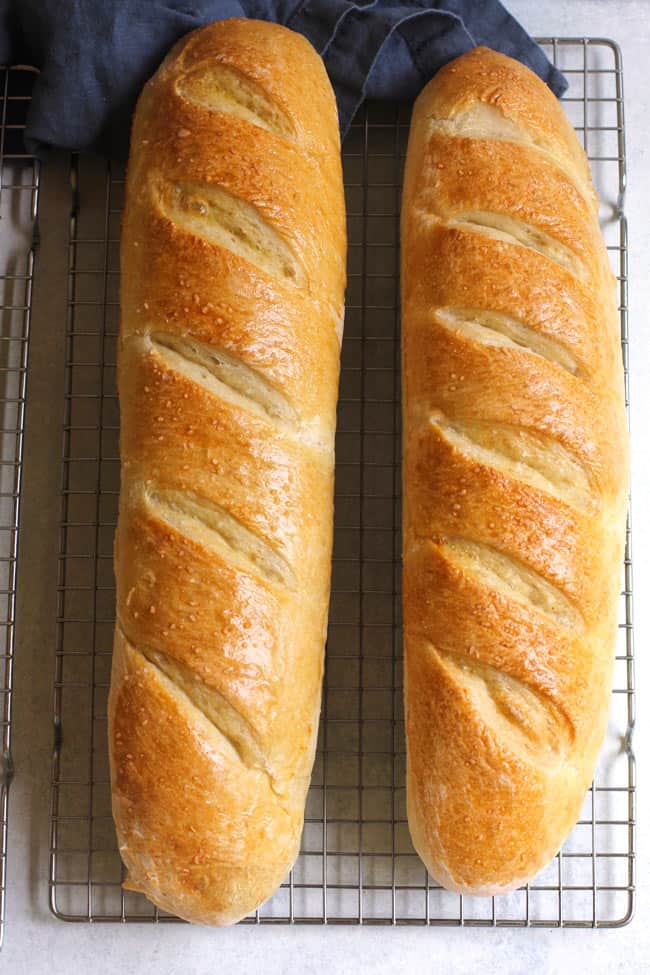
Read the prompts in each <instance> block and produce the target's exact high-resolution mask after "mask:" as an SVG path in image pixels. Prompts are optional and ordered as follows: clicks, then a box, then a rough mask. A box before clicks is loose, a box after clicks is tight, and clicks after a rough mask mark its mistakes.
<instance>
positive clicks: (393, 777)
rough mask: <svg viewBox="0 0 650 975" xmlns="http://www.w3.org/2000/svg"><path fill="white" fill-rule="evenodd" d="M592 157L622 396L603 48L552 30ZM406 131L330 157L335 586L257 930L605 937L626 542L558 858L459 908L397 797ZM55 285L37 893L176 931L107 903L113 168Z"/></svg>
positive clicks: (130, 898)
mask: <svg viewBox="0 0 650 975" xmlns="http://www.w3.org/2000/svg"><path fill="white" fill-rule="evenodd" d="M542 43H543V45H544V47H545V49H546V50H547V51H548V53H549V54H550V56H551V57H552V59H553V60H554V61H555V62H556V63H557V64H558V66H559V67H560V68H562V69H563V70H564V71H565V72H566V74H567V77H568V78H569V81H570V90H569V93H568V95H567V97H566V98H565V99H564V104H565V108H566V110H567V112H568V114H569V116H570V118H571V120H572V122H574V124H575V126H576V129H577V131H578V133H579V135H580V137H581V139H582V141H583V143H584V145H585V147H586V149H587V151H588V154H589V157H590V159H591V161H592V167H593V170H594V175H595V178H596V181H597V184H598V187H599V190H600V194H601V198H602V199H603V201H604V206H603V224H604V232H605V234H606V237H607V242H608V245H609V250H610V255H611V259H612V264H613V267H614V269H615V271H616V273H617V275H618V280H619V282H620V313H621V335H622V341H623V354H624V357H625V366H626V398H627V265H626V225H625V218H624V216H623V202H624V189H625V143H624V130H623V79H622V73H621V59H620V53H619V50H618V48H617V47H616V45H615V44H613V43H612V42H610V41H606V40H583V39H579V40H566V39H548V40H544V41H543V42H542ZM408 125H409V110H408V108H406V107H403V106H393V107H391V108H386V106H381V107H378V106H372V105H368V106H366V107H365V108H364V109H363V111H362V112H361V113H360V115H359V116H358V118H357V119H356V121H355V123H354V125H353V126H352V129H351V131H350V133H349V135H348V137H347V139H346V142H345V146H344V173H345V179H346V194H347V207H348V231H349V245H350V246H349V287H348V293H347V314H346V327H345V339H344V343H343V362H342V376H341V393H340V402H339V425H338V435H337V445H336V446H337V467H336V522H335V545H334V566H333V589H332V601H331V611H330V624H329V635H328V644H327V665H326V678H325V693H324V701H323V711H322V719H321V727H320V738H319V747H318V753H317V758H316V764H315V768H314V774H313V782H312V787H311V790H310V792H309V798H308V802H307V812H306V820H305V829H304V835H303V840H302V851H301V854H300V858H299V860H298V862H297V864H296V866H295V867H294V869H293V871H292V873H291V875H290V877H289V878H288V880H287V882H286V883H285V884H284V885H283V886H282V887H281V889H280V890H279V891H278V892H277V893H276V894H275V895H274V896H273V897H272V898H271V899H270V900H269V901H268V902H267V903H266V904H264V905H263V906H262V907H261V908H260V909H259V911H258V912H256V914H255V915H253V916H251V917H250V918H249V919H248V920H249V921H251V922H253V923H255V922H257V923H267V922H276V923H294V922H296V923H298V922H303V923H305V922H311V923H337V924H338V923H354V924H360V923H365V924H373V923H389V924H390V923H393V924H394V923H399V924H402V923H405V924H444V925H520V926H525V925H548V926H555V927H558V926H560V927H562V926H566V927H569V926H578V927H591V926H603V927H606V926H617V925H621V924H624V923H626V921H627V920H629V918H630V917H631V914H632V911H633V897H634V803H635V784H634V758H633V753H632V728H633V661H632V592H631V589H632V579H631V562H630V547H629V534H628V546H627V550H626V556H625V564H624V567H623V585H622V596H621V605H620V629H619V644H618V648H617V657H616V674H615V687H614V693H613V697H612V717H611V723H610V734H609V737H608V740H607V744H606V746H605V749H604V752H603V756H602V761H601V765H600V768H599V771H598V774H597V778H596V782H595V784H594V785H593V786H592V788H591V789H590V790H589V792H588V793H587V795H586V797H585V803H584V808H583V811H582V816H581V819H580V822H579V824H578V825H577V826H576V828H575V830H574V831H573V833H572V834H571V836H570V837H569V839H568V840H567V842H566V844H565V846H564V848H563V851H562V853H561V854H560V855H558V857H556V858H555V860H554V861H553V862H552V863H551V864H550V865H549V866H548V867H547V868H546V869H545V870H544V871H543V873H542V874H541V875H540V876H539V877H537V878H536V880H535V882H534V883H531V884H529V885H528V886H527V887H525V888H523V889H521V890H519V891H517V892H515V893H513V894H511V895H508V896H505V897H499V898H496V899H492V898H473V897H459V896H458V895H455V894H451V893H448V892H447V891H445V890H442V889H441V888H440V887H438V886H436V885H435V884H434V883H433V882H432V881H431V880H430V879H429V878H428V877H427V875H426V872H425V870H424V867H423V866H422V864H421V863H420V861H419V859H418V857H417V856H416V855H415V853H414V851H413V848H412V846H411V843H410V839H409V834H408V828H407V824H406V815H405V801H404V771H405V769H404V740H403V730H402V718H403V713H402V676H401V672H402V661H401V653H402V640H401V619H400V599H401V596H400V550H401V539H400V470H399V459H400V443H399V423H400V409H399V400H400V390H399V362H398V359H399V339H398V324H399V304H398V259H399V255H398V215H399V204H400V186H401V172H402V163H403V157H404V152H405V147H406V140H407V135H408ZM71 186H72V196H73V208H72V214H71V220H70V243H69V294H68V308H69V315H68V324H67V364H66V392H65V425H64V440H63V481H62V518H61V549H60V551H61V557H60V571H59V609H58V642H57V647H56V688H55V701H54V706H55V730H56V742H55V751H54V761H53V784H52V805H51V858H50V890H51V906H52V910H53V911H54V913H55V914H56V915H57V916H58V917H60V918H63V919H66V920H72V921H150V922H157V921H174V920H176V919H175V918H173V917H171V916H169V915H167V914H165V913H164V912H162V911H158V910H156V909H155V908H154V907H153V906H152V905H151V904H150V903H149V902H148V901H147V900H146V899H145V898H144V897H142V896H141V895H138V894H133V893H130V892H127V891H123V890H122V889H121V886H120V881H121V879H122V866H121V863H120V858H119V856H118V853H117V850H116V842H115V835H114V831H113V825H112V821H111V816H110V789H109V780H108V764H107V746H106V697H107V691H108V681H109V671H110V660H111V644H112V635H113V611H114V605H113V604H114V588H113V585H114V584H113V575H112V541H113V530H114V525H115V516H116V505H117V497H118V486H119V469H118V408H117V400H116V395H115V335H116V332H117V300H118V233H119V221H120V211H121V206H122V195H123V174H122V172H121V171H118V170H116V169H114V168H108V169H106V168H105V167H102V166H98V164H97V163H93V162H91V161H90V160H88V159H85V158H81V159H74V160H73V162H72V168H71Z"/></svg>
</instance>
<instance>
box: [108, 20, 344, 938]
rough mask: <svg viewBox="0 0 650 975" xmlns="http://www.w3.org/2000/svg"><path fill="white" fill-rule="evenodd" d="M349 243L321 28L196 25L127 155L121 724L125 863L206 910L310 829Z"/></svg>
mask: <svg viewBox="0 0 650 975" xmlns="http://www.w3.org/2000/svg"><path fill="white" fill-rule="evenodd" d="M345 247H346V243H345V214H344V200H343V188H342V174H341V162H340V146H339V134H338V122H337V112H336V106H335V101H334V97H333V93H332V90H331V87H330V84H329V81H328V79H327V75H326V73H325V69H324V67H323V64H322V62H321V60H320V58H319V57H318V55H317V54H316V53H315V51H314V50H313V48H312V47H311V46H310V45H309V44H308V42H307V41H306V40H305V39H304V38H302V37H301V36H299V35H298V34H295V33H293V32H291V31H289V30H287V29H285V28H283V27H279V26H276V25H273V24H268V23H261V22H257V21H245V20H229V21H225V22H221V23H215V24H212V25H210V26H209V27H206V28H203V29H201V30H199V31H196V32H195V33H192V34H190V35H188V36H187V37H186V38H184V39H183V40H182V41H181V42H179V44H177V45H176V46H175V47H174V49H173V50H172V51H171V53H170V54H169V55H168V57H167V58H166V60H165V61H164V62H163V64H162V65H161V67H160V68H159V70H158V71H157V73H156V74H155V75H154V77H153V78H152V79H151V81H150V82H149V83H148V84H147V85H146V87H145V88H144V90H143V92H142V95H141V97H140V100H139V102H138V107H137V111H136V114H135V119H134V124H133V132H132V140H131V154H130V159H129V166H128V178H127V185H126V203H125V209H124V216H123V225H122V241H121V271H122V278H121V324H120V337H119V361H118V385H119V397H120V409H121V440H120V450H121V463H122V468H121V470H122V484H121V495H120V508H119V521H118V527H117V535H116V549H115V575H116V583H117V623H116V631H115V646H114V656H113V670H112V681H111V691H110V699H109V744H110V763H111V778H112V796H113V815H114V820H115V825H116V828H117V834H118V840H119V849H120V853H121V856H122V859H123V861H124V864H125V866H126V869H127V872H128V876H127V879H126V882H125V886H126V887H127V888H129V889H131V890H138V891H142V892H143V893H144V894H146V895H147V897H149V898H150V900H152V901H153V902H154V903H155V904H157V905H158V906H159V907H161V908H163V909H165V910H167V911H170V912H172V913H175V914H177V915H180V916H181V917H183V918H185V919H187V920H190V921H197V922H202V923H205V924H215V925H224V924H229V923H233V922H235V921H238V920H239V919H240V918H242V917H244V916H245V915H246V914H248V913H249V912H250V911H252V910H254V909H255V908H256V907H257V906H258V905H259V904H260V903H261V902H262V901H263V900H265V899H266V898H267V897H268V896H269V895H270V894H272V893H273V892H274V890H275V889H276V887H277V886H278V885H279V884H280V883H281V881H282V880H283V878H284V877H285V875H286V874H287V872H288V870H289V869H290V867H291V865H292V863H293V861H294V859H295V857H296V855H297V853H298V848H299V842H300V835H301V830H302V823H303V816H304V804H305V796H306V792H307V788H308V785H309V780H310V775H311V769H312V764H313V759H314V751H315V743H316V735H317V727H318V716H319V704H320V693H321V677H322V671H323V647H324V641H325V632H326V624H327V610H328V601H329V584H330V559H331V545H332V520H333V516H332V507H333V460H334V454H333V451H334V429H335V418H336V397H337V387H338V374H339V351H340V339H341V328H342V320H343V310H344V287H345Z"/></svg>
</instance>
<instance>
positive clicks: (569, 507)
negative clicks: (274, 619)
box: [401, 48, 628, 895]
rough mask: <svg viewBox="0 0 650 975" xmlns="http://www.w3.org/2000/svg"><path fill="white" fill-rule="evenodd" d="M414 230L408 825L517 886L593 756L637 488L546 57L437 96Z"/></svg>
mask: <svg viewBox="0 0 650 975" xmlns="http://www.w3.org/2000/svg"><path fill="white" fill-rule="evenodd" d="M401 233H402V289H403V308H402V334H403V338H402V350H403V410H404V501H405V505H404V630H405V709H406V732H407V807H408V821H409V826H410V831H411V836H412V839H413V843H414V845H415V848H416V850H417V851H418V853H419V854H420V857H421V858H422V860H423V861H424V863H425V865H426V867H427V868H428V870H429V871H430V873H431V874H432V875H433V877H434V878H435V879H436V880H437V881H439V882H440V883H441V884H442V885H444V886H445V887H447V888H449V889H450V890H453V891H457V892H460V893H465V894H479V895H486V894H498V893H504V892H506V891H508V890H511V889H513V888H515V887H518V886H520V885H521V884H523V883H525V882H526V881H528V880H530V879H531V878H532V877H533V876H534V875H535V874H536V873H537V872H538V871H539V870H540V869H541V868H542V867H543V866H544V865H545V864H546V863H547V862H548V861H549V860H550V859H551V858H552V857H553V855H554V854H555V853H556V852H557V850H558V849H559V847H560V846H561V844H562V842H563V840H564V839H565V837H566V835H567V834H568V832H569V831H570V830H571V828H572V827H573V825H574V824H575V822H576V820H577V818H578V816H579V813H580V809H581V805H582V802H583V798H584V794H585V790H586V789H587V788H588V786H589V783H590V781H591V778H592V775H593V773H594V767H595V764H596V760H597V756H598V752H599V749H600V746H601V744H602V741H603V736H604V733H605V729H606V724H607V716H608V704H609V694H610V689H611V679H612V670H613V660H614V644H615V637H616V625H617V597H618V593H619V587H620V578H621V563H622V555H623V546H624V537H625V516H626V499H627V485H628V446H627V432H626V422H625V411H624V394H623V376H622V364H621V350H620V338H619V328H618V316H617V311H616V288H615V279H614V277H613V274H612V272H611V270H610V266H609V261H608V258H607V252H606V248H605V245H604V242H603V239H602V236H601V233H600V229H599V225H598V207H597V199H596V195H595V193H594V190H593V188H592V184H591V179H590V174H589V167H588V163H587V160H586V157H585V155H584V152H583V150H582V148H581V146H580V144H579V142H578V139H577V137H576V135H575V133H574V131H573V129H572V127H571V126H570V124H569V122H568V120H567V119H566V117H565V116H564V114H563V112H562V109H561V107H560V105H559V103H558V102H557V101H556V99H555V98H554V96H553V95H552V94H551V92H550V91H549V90H548V89H547V88H546V87H545V85H544V84H543V83H542V82H541V81H539V80H538V79H537V78H536V77H535V76H534V75H533V74H532V73H531V72H530V71H529V70H528V69H527V68H525V67H523V66H522V65H521V64H519V63H518V62H516V61H513V60H511V59H509V58H507V57H505V56H503V55H501V54H496V53H494V52H492V51H489V50H487V49H485V48H478V49H476V50H473V51H471V52H470V53H468V54H465V55H463V56H462V57H460V58H458V59H457V60H456V61H454V62H452V63H451V64H449V65H448V66H447V67H445V68H444V69H443V70H442V71H440V73H439V74H438V75H437V76H436V77H435V78H434V79H433V81H431V82H430V84H428V85H427V87H426V88H425V89H424V90H423V92H422V93H421V94H420V96H419V98H418V100H417V102H416V104H415V109H414V113H413V119H412V123H411V130H410V138H409V145H408V153H407V160H406V174H405V181H404V198H403V206H402V232H401Z"/></svg>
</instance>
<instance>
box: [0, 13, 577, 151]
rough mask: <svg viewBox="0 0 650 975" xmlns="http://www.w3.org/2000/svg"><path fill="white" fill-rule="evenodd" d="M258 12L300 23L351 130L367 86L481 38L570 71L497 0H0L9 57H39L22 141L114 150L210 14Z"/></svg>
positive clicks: (415, 82)
mask: <svg viewBox="0 0 650 975" xmlns="http://www.w3.org/2000/svg"><path fill="white" fill-rule="evenodd" d="M227 17H255V18H259V19H261V20H273V21H277V22H278V23H281V24H285V25H286V26H287V27H290V28H292V29H293V30H296V31H299V32H300V33H301V34H304V35H305V37H307V38H308V39H309V40H310V41H311V43H312V44H313V45H314V47H315V48H316V50H317V51H318V52H319V53H320V54H321V55H322V57H323V59H324V61H325V65H326V67H327V70H328V73H329V76H330V78H331V80H332V84H333V86H334V90H335V92H336V99H337V103H338V108H339V118H340V125H341V133H342V134H343V135H344V134H345V132H346V130H347V128H348V126H349V124H350V122H351V121H352V118H353V116H354V114H355V112H356V110H357V109H358V107H359V105H360V104H361V102H362V101H363V100H364V98H369V99H390V100H399V99H412V98H414V97H415V96H416V95H417V93H418V92H419V91H420V89H421V88H422V87H423V85H425V84H426V82H427V81H428V80H429V79H430V78H431V77H433V75H434V74H435V73H436V71H437V70H438V69H439V68H441V67H442V65H443V64H446V63H447V61H450V60H451V59H452V58H455V57H457V56H458V55H459V54H462V53H463V52H464V51H467V50H469V49H470V48H472V47H474V46H475V45H476V44H486V45H487V46H488V47H492V48H494V49H495V50H498V51H503V52H504V53H505V54H509V55H511V56H512V57H515V58H518V59H519V60H520V61H523V63H524V64H526V65H528V67H530V68H532V69H533V71H535V72H536V73H537V74H538V75H539V76H540V77H541V78H542V79H543V80H544V81H546V82H547V84H548V85H549V86H550V88H551V89H552V90H553V91H554V92H555V94H556V95H558V96H559V95H561V94H562V93H563V92H564V91H565V90H566V82H565V80H564V78H563V76H562V75H561V74H560V73H559V72H558V71H557V70H556V68H554V67H553V65H551V64H550V62H549V61H548V59H547V58H546V56H545V55H544V53H543V52H542V51H541V49H540V48H539V47H538V46H537V44H535V43H534V41H532V40H531V38H530V37H529V36H528V34H526V32H525V31H524V29H523V28H522V27H521V26H520V25H519V24H518V23H517V21H516V20H514V18H513V17H511V15H510V14H509V13H508V12H507V11H506V10H505V8H504V7H503V6H502V4H501V3H499V2H498V0H370V2H366V3H363V2H361V3H352V2H350V0H0V57H1V58H2V61H3V63H5V64H7V63H14V64H15V63H18V62H22V63H29V64H33V65H35V66H36V67H38V68H40V71H41V73H40V75H39V77H38V78H37V80H36V82H35V84H34V89H33V95H32V103H31V107H30V111H29V116H28V120H27V129H26V132H25V141H26V144H27V147H28V149H29V151H31V152H35V153H37V154H39V155H42V154H43V152H44V150H45V149H46V148H47V147H48V146H51V145H54V146H59V147H62V148H65V149H79V150H91V151H95V152H99V153H101V154H103V155H107V156H110V157H113V158H117V159H124V158H125V157H126V155H127V151H128V142H129V130H130V124H131V116H132V113H133V109H134V107H135V102H136V99H137V96H138V93H139V91H140V89H141V88H142V86H143V84H144V83H145V81H146V80H147V78H149V77H150V76H151V75H152V74H153V72H154V71H155V70H156V68H157V66H158V65H159V64H160V62H161V61H162V59H163V57H164V56H165V54H166V53H167V51H168V50H169V48H170V47H171V46H172V44H173V43H174V42H175V41H176V40H177V39H178V38H179V37H182V36H183V34H186V33H187V32H188V31H190V30H194V28H196V27H200V26H201V25H202V24H207V23H210V22H211V21H213V20H223V19H225V18H227Z"/></svg>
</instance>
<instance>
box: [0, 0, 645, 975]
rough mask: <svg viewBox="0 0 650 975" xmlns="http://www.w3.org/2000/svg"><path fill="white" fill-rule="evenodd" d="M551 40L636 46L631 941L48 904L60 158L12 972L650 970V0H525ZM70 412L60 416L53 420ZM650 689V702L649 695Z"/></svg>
mask: <svg viewBox="0 0 650 975" xmlns="http://www.w3.org/2000/svg"><path fill="white" fill-rule="evenodd" d="M508 5H509V7H510V9H511V10H512V12H513V13H514V14H515V15H516V16H518V17H519V18H520V19H521V21H522V22H523V24H524V25H525V26H526V27H527V28H528V30H529V31H530V32H531V33H533V34H537V35H550V34H557V35H562V36H569V35H572V36H582V35H589V36H603V37H612V38H614V39H615V40H617V41H618V42H619V44H620V45H621V47H622V50H623V59H624V69H625V84H626V112H627V136H628V141H627V149H628V160H629V165H628V177H629V190H628V197H627V213H628V217H629V222H630V332H631V387H632V431H633V448H634V451H633V485H632V491H633V502H634V539H635V545H634V552H635V591H636V607H635V611H636V647H637V685H638V687H639V721H638V732H637V737H636V751H637V756H638V757H639V758H640V769H639V792H638V813H639V827H638V850H639V859H638V868H637V875H638V901H637V916H636V919H635V920H634V921H633V922H632V924H631V925H630V926H628V927H627V928H624V929H621V930H616V931H590V930H586V931H544V930H513V929H497V930H490V929H484V930H480V929H479V930H476V929H475V930H472V929H463V930H457V929H443V928H433V929H429V930H427V929H424V928H422V929H419V928H408V929H406V928H398V929H391V928H388V927H386V928H363V929H359V928H343V927H331V928H322V927H316V928H306V927H300V928H289V927H284V926H281V927H277V928H268V927H267V928H261V929H260V928H253V927H239V928H236V929H232V930H227V931H211V930H204V929H199V928H190V927H187V926H175V925H172V926H165V927H161V926H158V927H149V926H138V925H133V926H128V927H127V926H124V927H121V926H119V925H115V924H110V925H95V926H92V925H89V924H74V925H73V924H64V923H63V922H60V921H57V920H55V919H54V918H53V917H51V916H50V914H49V912H48V907H47V869H48V864H47V851H48V833H47V829H48V820H47V813H48V801H49V775H50V753H51V746H52V733H51V702H52V691H51V685H52V672H53V646H54V623H53V621H54V617H55V595H56V594H55V580H54V578H53V575H52V570H53V569H54V568H55V567H56V555H57V549H58V534H57V523H58V514H59V507H58V505H59V498H58V486H59V473H60V464H59V457H60V444H61V430H60V423H61V416H60V402H61V399H60V395H59V394H60V384H61V381H62V378H63V377H62V369H61V361H62V359H61V356H62V342H63V331H64V321H65V295H64V294H63V293H62V292H61V289H60V287H57V288H56V289H54V288H51V287H49V285H48V282H49V281H50V280H52V279H58V280H59V281H60V280H61V277H60V275H61V273H65V264H66V233H67V225H66V218H67V214H68V211H69V197H68V192H67V181H66V180H67V168H66V165H65V163H64V161H63V160H61V161H59V160H56V159H53V160H52V161H51V162H50V163H49V164H48V167H47V168H46V170H45V172H44V178H43V184H42V185H43V198H42V205H41V213H42V214H43V217H44V219H43V222H42V226H41V231H42V246H41V249H40V252H39V255H38V266H37V279H36V288H35V296H34V319H33V334H32V343H31V363H30V366H31V368H30V379H29V406H28V415H27V440H26V453H25V468H24V477H25V482H24V483H25V489H24V495H23V534H22V538H21V568H20V576H19V593H18V616H19V623H20V628H19V630H18V632H17V639H18V647H17V654H16V672H15V685H14V689H15V696H14V756H15V761H16V766H17V768H18V770H19V774H18V775H17V776H16V780H15V782H14V784H13V786H12V792H11V797H10V839H9V864H8V874H9V878H8V904H7V927H6V934H5V946H4V948H3V950H2V953H1V954H0V971H2V972H7V973H11V975H23V973H29V975H41V973H49V972H66V971H70V972H74V973H76V972H84V973H85V972H93V973H97V975H103V973H108V972H110V973H112V975H113V973H115V972H116V971H119V972H129V973H130V972H138V973H142V975H148V973H153V972H155V973H156V975H161V973H168V972H169V973H176V972H179V973H180V972H182V973H183V975H198V973H203V972H212V971H213V970H220V971H225V972H230V971H235V970H237V971H238V972H258V971H259V972H263V973H264V975H267V973H268V975H271V973H275V972H283V973H284V972H289V971H292V970H294V969H295V970H301V971H302V972H305V973H311V972H325V971H328V972H336V973H347V972H355V973H356V972H368V973H371V972H380V971H381V972H401V971H408V970H410V969H411V968H418V969H420V970H423V971H441V972H458V973H463V972H475V971H477V970H480V971H483V972H488V973H492V972H499V975H508V973H519V972H544V973H545V975H546V973H548V975H551V973H555V972H558V973H559V972H570V971H572V970H573V971H576V972H581V971H586V970H590V971H591V972H594V973H598V972H604V971H610V972H618V971H620V972H628V971H629V972H632V971H634V972H639V973H641V972H645V971H650V923H649V922H650V881H649V879H648V875H649V873H650V853H649V846H650V823H648V820H647V807H648V801H647V800H648V796H649V795H650V777H649V775H648V771H647V762H646V757H647V756H648V755H649V754H650V720H649V718H648V715H649V713H650V699H649V700H648V706H644V702H645V698H646V696H647V694H650V691H648V688H647V686H646V685H647V678H648V674H649V672H650V663H649V662H648V658H647V654H646V647H647V645H648V641H649V637H650V606H649V604H648V600H647V599H645V598H644V594H646V593H648V592H649V591H650V559H649V558H648V557H647V554H646V553H647V552H648V550H649V549H650V510H649V505H648V497H649V495H650V459H649V457H648V437H647V427H648V415H649V414H650V382H649V381H648V376H650V337H649V336H648V332H647V328H648V313H647V309H648V306H649V305H650V274H649V269H648V256H649V251H650V248H649V244H650V231H649V229H648V207H649V204H650V194H649V190H650V173H649V171H648V165H647V155H648V144H649V141H650V140H649V138H648V136H649V127H650V120H649V112H650V98H649V95H648V82H649V80H650V70H649V65H650V4H649V3H648V2H647V0H619V2H614V0H570V2H568V0H510V2H509V4H508ZM53 405H54V408H53ZM646 692H647V693H646Z"/></svg>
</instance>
